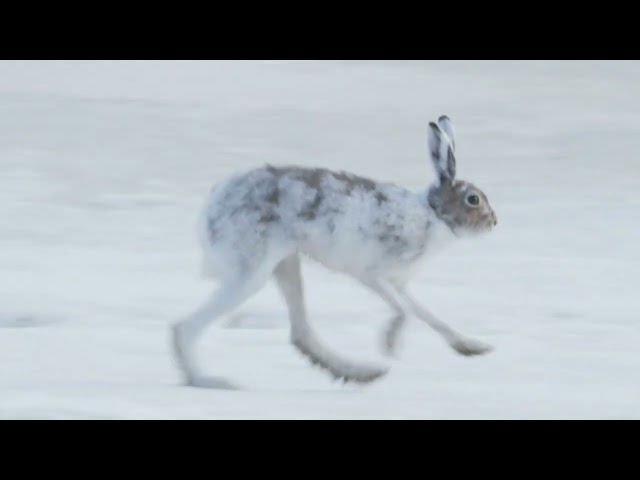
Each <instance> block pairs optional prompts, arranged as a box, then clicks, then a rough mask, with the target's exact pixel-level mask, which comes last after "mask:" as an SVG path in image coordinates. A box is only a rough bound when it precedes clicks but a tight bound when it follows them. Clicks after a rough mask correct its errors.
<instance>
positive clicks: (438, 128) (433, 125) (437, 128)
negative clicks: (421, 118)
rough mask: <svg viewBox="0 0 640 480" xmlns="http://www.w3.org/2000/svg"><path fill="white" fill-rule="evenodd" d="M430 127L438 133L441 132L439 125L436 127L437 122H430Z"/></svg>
mask: <svg viewBox="0 0 640 480" xmlns="http://www.w3.org/2000/svg"><path fill="white" fill-rule="evenodd" d="M429 126H430V127H431V128H433V129H434V130H436V131H439V130H440V127H438V125H436V124H435V122H429Z"/></svg>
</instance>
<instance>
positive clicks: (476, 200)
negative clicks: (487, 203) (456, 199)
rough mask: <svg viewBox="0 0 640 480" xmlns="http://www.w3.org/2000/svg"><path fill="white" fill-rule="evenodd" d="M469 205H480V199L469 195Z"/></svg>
mask: <svg viewBox="0 0 640 480" xmlns="http://www.w3.org/2000/svg"><path fill="white" fill-rule="evenodd" d="M467 203H468V204H469V205H473V206H476V205H478V204H479V203H480V197H478V196H477V195H469V196H468V197H467Z"/></svg>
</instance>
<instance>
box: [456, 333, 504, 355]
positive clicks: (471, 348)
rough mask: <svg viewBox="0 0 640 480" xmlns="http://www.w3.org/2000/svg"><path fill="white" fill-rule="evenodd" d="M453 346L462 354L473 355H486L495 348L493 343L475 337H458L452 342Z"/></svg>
mask: <svg viewBox="0 0 640 480" xmlns="http://www.w3.org/2000/svg"><path fill="white" fill-rule="evenodd" d="M450 345H451V347H452V348H453V349H454V350H455V351H456V352H458V353H459V354H460V355H464V356H466V357H471V356H473V355H484V354H486V353H489V352H491V351H493V350H494V347H492V346H491V345H489V344H487V343H484V342H481V341H480V340H475V339H473V338H462V337H459V338H456V339H454V340H452V341H451V342H450Z"/></svg>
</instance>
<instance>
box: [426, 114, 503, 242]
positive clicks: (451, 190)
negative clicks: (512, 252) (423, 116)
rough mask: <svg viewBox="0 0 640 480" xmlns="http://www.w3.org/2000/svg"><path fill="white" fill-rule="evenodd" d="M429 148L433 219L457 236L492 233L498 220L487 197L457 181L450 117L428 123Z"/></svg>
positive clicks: (470, 186)
mask: <svg viewBox="0 0 640 480" xmlns="http://www.w3.org/2000/svg"><path fill="white" fill-rule="evenodd" d="M428 145H429V155H430V156H431V161H432V162H433V165H434V167H435V170H436V180H435V182H434V184H433V185H432V186H431V188H430V189H429V191H428V194H427V195H428V201H429V205H430V206H431V208H433V210H434V211H435V212H436V215H438V217H439V218H440V219H441V220H442V221H444V222H445V223H446V224H447V225H448V226H449V228H450V229H451V231H453V233H455V234H456V235H458V236H466V235H475V234H480V233H484V232H488V231H490V230H492V229H493V227H494V226H495V225H496V224H497V223H498V220H497V217H496V214H495V212H494V211H493V209H492V208H491V205H490V204H489V200H488V199H487V196H486V195H485V194H484V193H483V192H482V190H480V189H479V188H478V187H476V186H475V185H473V184H472V183H469V182H465V181H464V180H457V179H456V158H455V135H454V131H453V124H452V123H451V120H450V119H449V117H447V116H445V115H443V116H441V117H440V118H439V119H438V123H437V124H436V123H434V122H430V123H429V132H428Z"/></svg>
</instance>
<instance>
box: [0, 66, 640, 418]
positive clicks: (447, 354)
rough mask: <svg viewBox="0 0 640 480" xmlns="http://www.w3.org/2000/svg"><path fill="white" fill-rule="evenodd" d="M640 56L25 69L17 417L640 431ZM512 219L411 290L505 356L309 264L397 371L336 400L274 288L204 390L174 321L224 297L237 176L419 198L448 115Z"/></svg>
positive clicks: (6, 126)
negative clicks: (265, 169)
mask: <svg viewBox="0 0 640 480" xmlns="http://www.w3.org/2000/svg"><path fill="white" fill-rule="evenodd" d="M638 78H640V63H639V62H636V61H606V62H605V61H593V62H586V61H473V62H469V61H421V62H420V61H412V62H404V61H385V62H382V61H380V62H373V61H304V62H303V61H208V62H205V61H200V62H196V61H175V62H174V61H2V62H0V185H1V187H2V188H0V218H1V219H2V222H1V230H0V232H2V234H1V235H0V265H1V266H2V275H0V419H32V418H36V419H181V418H185V419H511V418H516V419H542V418H544V419H547V418H551V419H561V418H570V419H574V418H576V419H577V418H588V419H629V418H633V419H639V418H640V384H639V383H638V378H639V377H638V371H639V369H640V357H639V355H638V351H639V347H638V346H639V345H640V296H639V295H638V291H637V290H638V289H637V286H638V273H639V267H640V253H639V249H638V245H639V244H640V220H639V219H640V192H639V190H638V188H637V187H638V178H640V177H639V173H640V161H639V160H638V158H639V154H640V83H638V81H637V80H638ZM441 114H446V115H448V116H449V117H450V118H451V119H452V120H453V122H454V125H455V128H456V157H457V161H458V176H459V178H463V179H466V180H469V181H471V182H473V183H475V184H476V185H478V186H479V187H480V188H481V189H482V190H483V191H484V192H485V193H486V194H487V195H488V197H489V200H490V202H491V204H492V206H493V208H494V209H495V211H496V213H497V216H498V221H499V223H498V226H497V228H496V229H495V231H494V232H492V233H491V234H489V235H487V236H485V237H481V238H477V239H465V240H462V241H460V242H459V243H457V244H455V245H452V246H451V247H449V248H446V249H445V250H443V251H442V252H441V253H440V254H439V256H438V257H435V258H433V259H431V260H430V261H429V262H428V264H426V265H425V266H424V268H422V269H421V270H420V271H419V272H418V273H417V275H416V278H415V280H414V281H413V283H412V284H411V292H412V293H413V294H414V295H415V297H416V298H418V299H419V300H420V302H422V303H423V304H424V305H425V306H427V307H428V308H429V309H430V310H431V311H433V312H434V313H435V314H436V315H438V317H439V318H440V319H441V320H443V321H445V322H447V323H448V324H450V325H451V326H453V327H454V328H456V329H457V330H459V331H460V332H462V333H464V334H465V335H468V336H471V337H474V338H477V339H479V340H482V341H484V342H488V343H490V344H491V345H493V346H494V347H495V351H493V352H492V353H490V354H488V355H487V356H482V357H470V358H467V357H462V356H460V355H458V354H456V353H455V352H454V351H453V350H452V349H451V348H449V347H448V346H447V344H446V343H445V342H444V341H443V340H442V339H441V338H440V337H439V336H438V335H437V334H436V333H435V332H433V331H431V330H430V329H429V327H428V326H427V325H426V324H424V323H422V322H420V321H419V320H418V319H415V318H414V317H411V318H410V321H409V325H408V327H407V330H406V331H405V332H404V334H403V336H402V337H401V339H402V344H401V349H400V351H399V355H398V357H397V358H386V357H384V356H382V354H381V350H380V343H381V333H382V330H383V329H384V327H385V325H386V322H387V321H388V320H389V318H390V314H391V312H390V311H389V309H388V308H387V306H386V305H385V304H384V303H382V302H381V301H380V300H379V299H377V298H376V297H374V296H372V295H371V293H370V292H368V291H366V290H364V289H363V288H362V287H361V286H360V285H358V284H356V283H355V282H354V281H352V280H350V279H349V278H347V277H344V276H342V275H339V274H335V273H333V272H330V271H328V270H326V269H324V268H323V267H321V266H319V265H315V264H313V263H312V262H309V261H307V262H305V263H304V265H303V271H304V274H305V286H306V296H307V304H308V310H309V314H310V318H311V321H312V323H313V324H314V326H315V327H316V329H317V330H318V333H319V335H320V337H321V339H322V341H323V342H324V343H326V344H327V345H329V346H330V347H331V348H333V349H334V350H336V351H338V352H340V353H341V354H342V355H344V356H346V357H348V358H352V359H354V360H362V361H374V362H380V363H386V364H388V365H390V366H391V370H390V373H389V374H388V375H387V376H386V377H384V378H383V379H382V380H380V381H378V382H376V383H374V384H372V385H370V386H366V387H358V386H353V385H347V386H343V385H342V384H339V383H333V382H332V381H331V380H330V378H329V377H328V376H327V375H326V374H325V373H324V372H322V371H320V370H317V369H316V368H315V367H312V366H311V365H310V364H309V363H308V361H307V360H306V359H304V358H303V357H302V356H301V355H300V354H299V353H298V352H297V351H296V350H295V349H294V348H293V347H292V346H291V345H290V344H289V330H288V320H287V312H286V308H285V305H284V303H283V301H282V299H281V298H280V296H279V294H278V292H277V290H276V288H275V286H274V285H273V283H271V284H269V285H268V286H267V287H266V288H265V289H264V290H262V291H261V292H260V293H259V294H258V295H256V296H255V297H253V298H252V299H251V300H250V301H249V302H247V303H246V304H244V305H243V306H242V307H241V308H239V309H238V310H236V311H235V312H234V313H232V314H230V315H227V316H226V317H224V318H223V319H221V321H219V322H217V323H215V324H213V325H212V326H211V327H210V328H209V329H208V330H207V334H206V336H205V337H204V338H203V339H202V341H201V343H200V345H199V356H200V359H201V361H202V362H203V365H204V366H205V368H206V369H207V371H209V372H210V373H211V374H213V375H219V376H223V377H226V378H228V379H229V380H231V381H232V382H234V383H236V384H238V385H240V386H241V387H242V388H241V389H240V390H237V391H226V390H205V389H195V388H189V387H185V386H182V385H181V383H180V382H181V380H180V377H179V375H178V370H177V368H176V366H175V365H174V361H173V356H172V353H171V349H170V342H169V330H168V327H169V325H170V324H171V323H172V322H174V321H175V320H177V319H178V318H180V317H182V316H184V315H186V314H188V313H189V312H191V311H192V310H193V309H194V308H196V307H197V306H198V305H199V304H200V303H201V302H202V301H204V300H205V299H206V298H207V296H208V295H209V294H210V293H211V292H212V291H213V290H214V289H215V288H216V283H215V282H213V281H211V280H209V279H206V278H204V277H203V276H202V275H201V271H200V265H201V264H200V259H201V251H200V246H199V243H198V238H197V235H196V223H197V218H198V214H199V212H200V210H199V209H200V208H201V206H202V205H203V202H204V200H205V198H206V195H207V193H208V191H209V189H210V188H211V186H212V185H214V184H215V183H216V182H218V181H220V180H222V179H224V178H225V177H227V176H228V175H230V174H232V173H234V172H236V171H238V170H242V169H247V168H251V167H253V166H259V165H262V164H264V163H267V162H268V163H270V164H273V165H285V164H300V165H307V166H317V167H326V168H334V169H339V170H347V171H351V172H353V173H356V174H360V175H365V176H369V177H371V178H373V179H377V180H383V181H391V182H395V183H398V184H401V185H403V186H406V187H408V188H411V189H414V190H418V189H424V188H425V186H426V185H427V184H428V183H430V182H431V181H432V180H433V171H432V167H431V165H430V164H429V163H428V156H427V151H426V148H427V147H426V132H427V125H428V122H429V121H434V120H436V119H437V117H438V116H439V115H441Z"/></svg>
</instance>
